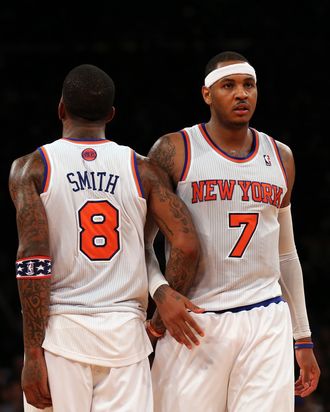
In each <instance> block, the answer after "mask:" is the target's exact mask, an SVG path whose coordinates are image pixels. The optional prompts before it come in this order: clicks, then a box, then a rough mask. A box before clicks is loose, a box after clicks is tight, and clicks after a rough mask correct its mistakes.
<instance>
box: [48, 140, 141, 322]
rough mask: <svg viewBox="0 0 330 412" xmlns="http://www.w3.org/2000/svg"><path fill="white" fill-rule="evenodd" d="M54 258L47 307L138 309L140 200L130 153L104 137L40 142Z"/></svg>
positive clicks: (61, 310) (93, 310)
mask: <svg viewBox="0 0 330 412" xmlns="http://www.w3.org/2000/svg"><path fill="white" fill-rule="evenodd" d="M40 152H41V153H42V156H43V158H44V161H45V165H46V173H45V181H44V191H43V193H42V194H41V199H42V201H43V203H44V206H45V209H46V213H47V218H48V223H49V232H50V248H51V255H52V258H53V277H52V292H51V313H73V314H74V313H76V314H84V313H86V314H87V313H98V312H103V313H104V312H111V311H132V310H133V311H136V312H141V310H142V311H145V309H146V307H147V296H148V294H147V275H146V267H145V259H144V237H143V230H144V223H145V217H146V201H145V199H144V198H143V195H142V187H141V186H140V184H139V181H138V172H137V168H136V161H135V153H134V151H133V150H132V149H130V148H129V147H126V146H120V145H118V144H116V143H115V142H112V141H109V140H104V139H102V140H92V141H84V140H73V139H59V140H56V141H55V142H53V143H51V144H47V145H45V146H43V147H42V148H40Z"/></svg>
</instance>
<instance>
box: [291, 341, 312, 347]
mask: <svg viewBox="0 0 330 412" xmlns="http://www.w3.org/2000/svg"><path fill="white" fill-rule="evenodd" d="M294 348H295V349H313V348H314V343H313V342H312V341H310V340H309V341H299V342H295V344H294Z"/></svg>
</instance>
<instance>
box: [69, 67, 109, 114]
mask: <svg viewBox="0 0 330 412" xmlns="http://www.w3.org/2000/svg"><path fill="white" fill-rule="evenodd" d="M62 96H63V102H64V106H65V108H66V110H67V111H68V112H69V113H70V114H71V115H73V116H77V117H80V118H83V119H87V120H90V121H96V120H103V119H105V118H106V117H107V115H108V114H109V113H110V112H111V109H112V106H113V102H114V98H115V85H114V82H113V80H112V79H111V77H110V76H109V75H108V74H107V73H105V72H104V71H103V70H101V69H100V68H99V67H96V66H94V65H92V64H82V65H80V66H77V67H75V68H73V69H72V70H71V71H70V72H69V73H68V74H67V76H66V77H65V79H64V82H63V88H62Z"/></svg>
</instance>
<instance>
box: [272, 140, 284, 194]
mask: <svg viewBox="0 0 330 412" xmlns="http://www.w3.org/2000/svg"><path fill="white" fill-rule="evenodd" d="M269 138H270V141H271V142H272V144H273V146H274V150H275V153H276V157H277V160H278V163H279V165H280V167H281V170H282V173H283V176H284V180H285V183H286V187H288V176H287V175H286V171H285V168H284V165H283V161H282V158H281V154H280V151H279V149H278V146H277V144H276V142H275V139H274V138H273V137H271V136H269Z"/></svg>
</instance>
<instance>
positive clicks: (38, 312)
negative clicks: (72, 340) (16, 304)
mask: <svg viewBox="0 0 330 412" xmlns="http://www.w3.org/2000/svg"><path fill="white" fill-rule="evenodd" d="M18 289H19V295H20V300H21V304H22V312H23V329H24V330H23V335H24V347H25V348H26V349H27V348H31V347H39V346H41V344H42V342H43V340H44V335H45V328H46V324H47V319H48V311H49V289H50V279H37V280H34V279H33V280H32V279H31V280H30V279H28V280H18Z"/></svg>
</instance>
